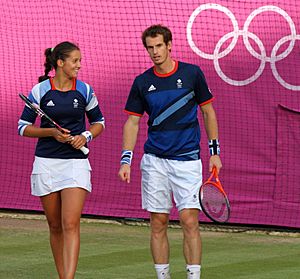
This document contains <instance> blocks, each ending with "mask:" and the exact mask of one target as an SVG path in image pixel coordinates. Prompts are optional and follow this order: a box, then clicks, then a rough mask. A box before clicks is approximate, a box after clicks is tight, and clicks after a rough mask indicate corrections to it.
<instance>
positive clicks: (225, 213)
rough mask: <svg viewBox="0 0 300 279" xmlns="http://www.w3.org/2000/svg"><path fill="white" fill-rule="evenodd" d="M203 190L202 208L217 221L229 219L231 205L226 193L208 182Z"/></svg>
mask: <svg viewBox="0 0 300 279" xmlns="http://www.w3.org/2000/svg"><path fill="white" fill-rule="evenodd" d="M201 190H202V193H201V201H202V202H201V205H202V209H203V210H204V211H206V212H207V213H208V215H210V216H211V217H212V218H213V219H214V220H215V221H217V222H225V221H227V219H228V217H229V207H228V201H227V199H226V197H225V196H224V194H223V193H222V192H221V191H220V190H219V189H218V188H217V187H216V186H215V185H212V184H206V185H205V186H204V187H202V189H201Z"/></svg>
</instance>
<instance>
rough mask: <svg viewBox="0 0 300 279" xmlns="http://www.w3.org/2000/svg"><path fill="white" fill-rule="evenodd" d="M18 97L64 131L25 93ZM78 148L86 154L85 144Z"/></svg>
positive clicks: (87, 150) (61, 129)
mask: <svg viewBox="0 0 300 279" xmlns="http://www.w3.org/2000/svg"><path fill="white" fill-rule="evenodd" d="M19 96H20V98H21V99H22V100H23V101H24V102H25V103H26V105H27V106H28V107H29V108H31V109H32V110H33V111H34V112H35V113H36V114H37V115H38V116H40V117H41V118H42V117H44V118H46V119H47V121H48V122H49V123H50V124H52V125H53V126H54V127H55V128H56V129H57V130H59V131H61V132H62V133H65V132H64V130H63V128H62V127H61V126H60V125H58V124H57V123H56V122H55V121H54V120H53V119H52V118H50V117H49V116H48V115H47V114H46V113H45V112H44V111H42V110H41V109H40V108H39V106H38V105H37V104H34V103H33V102H31V101H30V100H29V99H28V98H27V97H26V96H25V95H23V94H19ZM80 150H81V151H82V153H83V154H85V155H86V154H88V153H89V149H88V148H87V147H85V146H83V147H81V148H80Z"/></svg>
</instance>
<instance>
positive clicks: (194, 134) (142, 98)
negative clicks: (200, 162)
mask: <svg viewBox="0 0 300 279" xmlns="http://www.w3.org/2000/svg"><path fill="white" fill-rule="evenodd" d="M212 100H213V96H212V94H211V92H210V90H209V89H208V86H207V83H206V80H205V77H204V74H203V72H202V71H201V70H200V68H199V67H198V66H196V65H192V64H187V63H183V62H177V61H176V66H175V69H174V70H173V71H172V72H171V73H169V74H166V75H162V74H159V73H157V72H155V69H154V67H153V68H150V69H148V70H147V71H145V72H144V73H143V74H141V75H139V76H138V77H136V79H135V80H134V83H133V85H132V88H131V91H130V94H129V96H128V99H127V103H126V106H125V111H126V112H127V113H129V114H133V115H137V116H142V115H143V114H144V112H146V113H147V114H148V115H149V121H148V139H147V141H146V143H145V145H144V151H145V153H150V154H154V155H156V156H158V157H161V158H166V159H173V160H181V161H188V160H197V159H199V158H200V127H199V122H198V118H197V111H198V106H199V105H200V106H201V105H204V104H207V103H209V102H211V101H212Z"/></svg>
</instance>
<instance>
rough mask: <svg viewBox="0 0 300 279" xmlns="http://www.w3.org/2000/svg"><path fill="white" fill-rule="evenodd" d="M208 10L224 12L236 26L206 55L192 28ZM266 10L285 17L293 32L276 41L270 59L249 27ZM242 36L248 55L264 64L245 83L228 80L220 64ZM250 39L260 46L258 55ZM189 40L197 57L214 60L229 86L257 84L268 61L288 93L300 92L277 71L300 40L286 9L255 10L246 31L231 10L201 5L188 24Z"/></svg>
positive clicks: (298, 87)
mask: <svg viewBox="0 0 300 279" xmlns="http://www.w3.org/2000/svg"><path fill="white" fill-rule="evenodd" d="M208 9H214V10H218V11H221V12H223V13H224V14H225V15H227V16H228V17H229V19H230V20H231V22H232V25H233V31H232V32H229V33H227V34H225V35H224V36H223V37H221V39H220V40H219V41H218V43H217V44H216V47H215V49H214V52H213V54H209V53H205V52H204V51H202V50H200V49H199V48H198V47H197V46H196V44H195V43H194V41H193V37H192V28H193V23H194V21H195V19H196V17H197V16H198V15H199V14H200V13H201V12H202V11H204V10H208ZM267 11H271V12H276V13H278V14H279V15H281V16H283V17H284V19H285V20H286V21H287V23H288V24H289V27H290V31H291V34H290V35H287V36H284V37H282V38H281V39H280V40H278V41H277V43H276V44H275V45H274V47H273V49H272V51H271V55H270V56H267V54H266V49H265V47H264V45H263V43H262V41H261V40H260V39H259V37H258V36H256V35H255V34H254V33H252V32H250V31H248V29H249V25H250V23H251V21H252V20H253V19H254V17H255V16H257V15H258V14H261V13H263V12H267ZM239 36H242V37H243V42H244V45H245V47H246V49H247V50H248V51H249V53H250V54H251V55H252V56H253V57H255V58H257V59H259V60H260V62H261V63H260V66H259V68H258V70H257V71H256V72H255V73H254V74H253V75H252V76H251V77H249V78H247V79H245V80H234V79H231V78H229V77H227V76H226V75H225V74H224V73H223V71H222V69H221V67H220V65H219V59H221V58H223V57H225V56H226V55H228V54H229V53H230V52H231V51H232V50H233V48H234V47H235V45H236V43H237V41H238V38H239ZM229 38H233V39H232V41H231V43H230V44H229V45H228V47H227V48H226V49H224V50H223V51H221V52H220V49H221V47H222V45H223V44H224V43H225V42H226V41H227V40H228V39H229ZM249 38H250V39H252V40H253V41H254V42H255V43H256V44H257V46H258V48H259V51H260V53H258V52H257V51H256V50H254V49H253V47H252V46H251V44H250V42H249ZM187 39H188V43H189V45H190V47H191V48H192V50H193V51H194V52H195V53H196V54H197V55H199V56H201V57H202V58H205V59H209V60H213V62H214V67H215V70H216V72H217V73H218V75H219V76H220V78H221V79H222V80H224V81H225V82H227V83H228V84H231V85H234V86H243V85H247V84H250V83H252V82H254V81H255V80H256V79H258V78H259V77H260V75H261V74H262V72H263V70H264V68H265V65H266V62H269V63H270V66H271V70H272V73H273V76H274V77H275V79H276V80H277V81H278V82H279V83H280V84H281V85H282V86H283V87H285V88H287V89H289V90H294V91H298V90H300V85H293V84H290V83H288V82H286V81H285V80H284V79H283V78H282V77H281V76H280V75H279V73H278V71H277V68H276V62H278V61H280V60H282V59H284V58H286V57H287V56H288V55H289V54H290V53H291V51H292V50H293V48H294V45H295V42H296V40H300V35H298V34H297V33H296V27H295V24H294V22H293V20H292V19H291V17H290V16H289V15H288V14H287V13H286V12H285V11H284V10H282V9H281V8H279V7H277V6H272V5H269V6H262V7H260V8H258V9H256V10H254V11H253V12H252V13H251V14H250V15H249V16H248V18H247V19H246V21H245V24H244V28H243V30H240V29H239V26H238V22H237V20H236V18H235V16H234V15H233V13H232V12H231V11H230V10H229V9H227V8H226V7H224V6H221V5H219V4H213V3H209V4H203V5H201V6H199V7H198V8H197V9H195V10H194V12H193V13H192V15H191V16H190V18H189V21H188V24H187ZM288 41H290V43H289V45H288V47H287V49H286V50H285V51H284V52H282V53H281V54H279V55H277V51H278V50H279V48H280V47H281V46H282V45H283V44H284V43H286V42H288Z"/></svg>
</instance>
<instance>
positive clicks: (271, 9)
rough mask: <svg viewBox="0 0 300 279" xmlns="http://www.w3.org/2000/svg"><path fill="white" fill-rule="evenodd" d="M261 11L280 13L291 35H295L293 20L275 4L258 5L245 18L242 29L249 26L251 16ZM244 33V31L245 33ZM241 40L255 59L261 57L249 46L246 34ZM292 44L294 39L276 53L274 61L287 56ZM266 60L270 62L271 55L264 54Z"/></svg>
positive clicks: (292, 46)
mask: <svg viewBox="0 0 300 279" xmlns="http://www.w3.org/2000/svg"><path fill="white" fill-rule="evenodd" d="M263 12H276V13H278V14H280V15H282V16H283V17H284V18H285V19H286V21H287V22H288V24H289V26H290V29H291V33H292V36H293V37H295V36H296V27H295V24H294V22H293V20H292V19H291V17H290V16H289V15H288V14H287V13H286V12H285V11H284V10H282V9H280V8H279V7H276V6H263V7H260V8H258V9H256V10H254V11H253V12H252V13H251V14H250V15H249V16H248V17H247V19H246V21H245V24H244V30H245V31H246V32H247V31H248V28H249V25H250V23H251V21H252V20H253V18H254V17H255V16H257V15H258V14H260V13H263ZM245 34H246V33H245ZM243 40H244V44H245V46H246V48H247V50H248V51H249V52H250V53H251V54H252V55H253V56H254V57H256V58H257V59H262V57H261V56H260V54H259V53H257V52H256V51H255V50H254V49H253V48H252V46H251V44H250V43H249V40H248V37H247V36H243ZM294 45H295V39H293V40H291V43H290V44H289V46H288V48H287V49H286V50H285V51H284V52H283V53H281V54H280V55H278V56H277V57H275V59H276V61H279V60H282V59H283V58H285V57H287V56H288V55H289V54H290V52H291V51H292V50H293V48H294ZM265 59H266V61H267V62H270V60H271V57H268V56H266V57H265Z"/></svg>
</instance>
